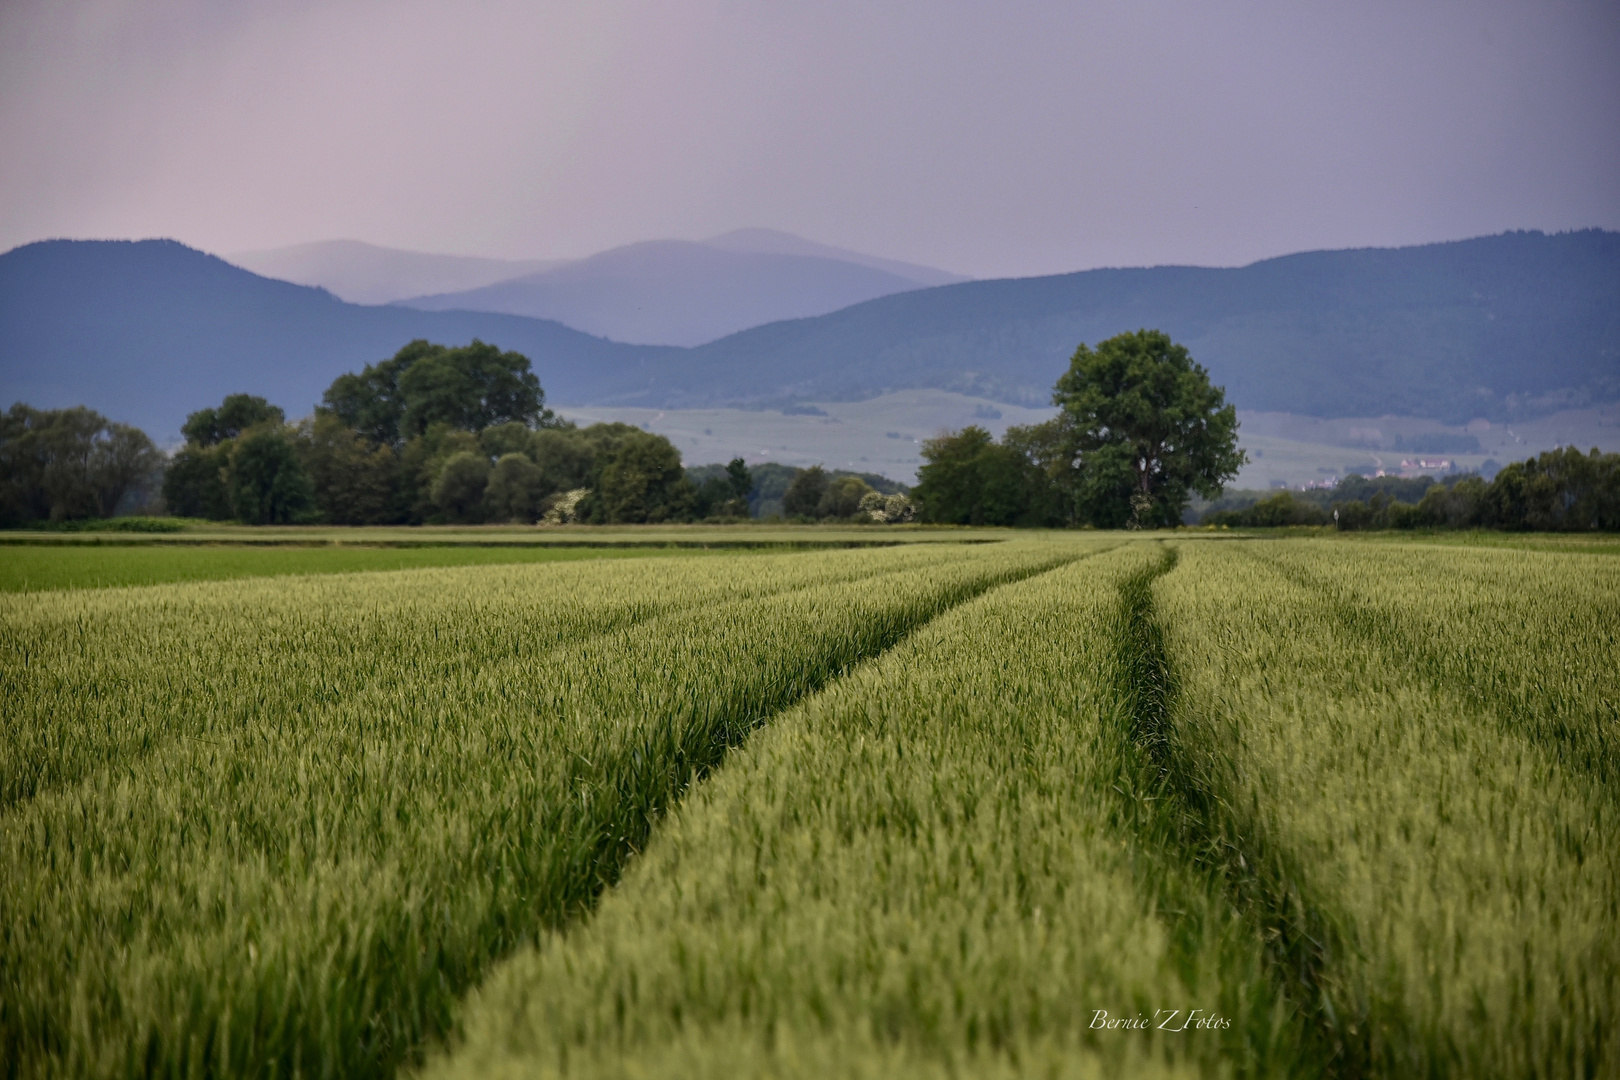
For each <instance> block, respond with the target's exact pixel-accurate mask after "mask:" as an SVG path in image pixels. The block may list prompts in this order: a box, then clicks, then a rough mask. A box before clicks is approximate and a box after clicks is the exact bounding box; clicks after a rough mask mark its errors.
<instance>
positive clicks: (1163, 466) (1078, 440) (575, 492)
mask: <svg viewBox="0 0 1620 1080" xmlns="http://www.w3.org/2000/svg"><path fill="white" fill-rule="evenodd" d="M1052 401H1053V403H1054V404H1055V405H1057V406H1058V412H1057V415H1056V416H1055V417H1053V418H1052V419H1051V420H1049V421H1046V422H1045V423H1042V424H1035V425H1030V426H1026V427H1017V426H1015V427H1010V428H1008V429H1007V430H1006V432H1005V434H1004V435H1003V436H1002V438H1001V439H999V440H997V439H995V438H993V437H992V436H991V435H990V433H989V432H988V431H986V430H985V429H984V428H981V427H978V426H969V427H967V428H964V429H962V430H960V431H956V432H950V433H946V434H942V435H940V436H939V437H937V438H934V439H930V440H927V441H926V442H925V443H924V444H923V449H922V456H923V461H924V464H923V465H922V467H921V468H920V469H919V472H918V483H917V485H916V487H915V488H914V489H912V490H911V491H909V492H908V491H906V489H904V488H903V487H901V486H900V485H898V484H895V483H893V482H892V481H887V480H886V479H885V478H883V477H879V476H874V475H871V474H864V473H863V474H856V473H848V472H843V471H839V470H825V469H823V468H821V467H820V466H816V467H812V468H808V469H794V468H791V467H788V466H783V465H775V464H765V465H761V466H756V467H755V468H754V469H749V468H748V466H747V465H746V464H745V463H744V462H743V460H742V459H740V458H738V459H734V460H732V461H731V462H730V463H728V464H727V465H724V466H719V465H712V466H700V467H697V468H695V469H691V470H688V469H685V468H683V466H682V464H681V460H680V454H679V452H678V451H677V450H676V448H675V447H674V445H673V444H672V443H670V441H669V440H668V439H667V438H665V437H664V436H662V435H656V434H653V433H651V432H648V431H644V430H642V429H641V428H637V427H634V426H632V425H629V424H592V425H590V426H588V427H577V426H575V425H574V424H572V423H569V422H567V421H565V420H562V419H560V418H559V417H557V416H556V415H555V414H554V413H553V412H552V411H551V410H550V409H548V408H547V407H546V399H545V392H544V390H543V389H542V388H541V386H540V381H539V379H538V378H537V377H536V376H535V375H534V373H533V371H532V370H531V367H530V363H529V360H528V359H527V358H526V357H524V356H522V355H521V354H518V353H515V352H503V351H502V350H500V349H499V348H497V347H496V346H494V345H489V344H486V343H484V342H481V341H477V340H475V341H473V342H472V343H471V344H469V345H466V346H461V347H456V348H452V347H447V346H444V345H437V344H433V343H431V342H427V341H413V342H411V343H410V344H408V345H406V346H405V347H404V348H403V349H401V350H399V352H397V353H396V354H395V355H394V356H393V357H391V358H389V359H387V360H383V361H380V362H378V363H375V364H369V365H367V366H366V367H365V368H364V369H363V370H361V371H359V372H357V373H347V374H344V375H340V376H339V377H338V378H337V379H335V380H334V381H333V382H332V384H331V386H329V387H328V388H327V390H326V392H325V394H324V395H323V396H322V399H321V404H320V405H319V406H318V407H317V408H316V410H315V412H314V414H313V415H311V416H310V417H307V418H305V419H302V420H299V421H297V422H292V423H289V422H288V420H287V418H286V416H285V414H284V413H283V412H282V410H281V409H279V408H277V407H276V406H274V405H272V404H270V403H269V402H268V401H266V400H265V399H263V398H260V397H254V396H251V395H247V394H233V395H230V396H228V397H226V398H225V399H224V400H223V401H222V402H221V403H220V404H219V405H218V406H214V407H210V408H205V409H201V410H199V411H197V412H194V413H192V414H191V415H190V416H189V417H187V420H186V423H185V425H184V426H183V428H182V434H183V435H184V437H185V444H184V446H183V447H181V448H180V449H179V450H178V451H177V452H176V453H175V454H174V455H173V456H172V457H171V458H169V459H167V460H165V458H164V457H163V455H162V454H160V453H159V452H158V451H157V449H156V448H155V447H154V446H153V445H152V442H151V440H150V439H149V438H147V437H146V435H145V434H143V433H142V432H140V431H139V430H138V429H135V428H132V427H129V426H127V425H122V424H115V423H111V422H109V421H107V420H106V419H105V418H104V417H101V416H100V415H99V414H96V413H93V412H91V411H90V410H88V409H84V408H78V409H65V410H56V411H46V410H37V409H32V408H30V407H29V406H27V405H23V404H18V405H14V406H13V407H12V408H11V410H10V411H9V412H7V413H6V414H4V415H3V417H0V469H3V484H0V523H3V524H9V525H16V524H22V523H26V522H33V521H45V520H71V519H74V518H86V517H96V516H101V517H106V516H111V515H113V514H115V513H117V512H118V511H119V509H120V507H127V505H128V504H129V503H131V501H138V500H139V499H140V498H141V497H142V496H143V495H149V494H151V493H153V492H154V491H155V490H157V489H158V488H161V492H162V497H163V501H164V503H165V504H166V508H167V511H168V512H169V513H170V514H175V515H179V516H182V517H192V518H206V519H212V520H237V521H242V522H246V523H250V524H290V523H306V522H307V523H316V522H327V523H332V524H342V525H398V524H431V523H444V524H475V523H483V522H535V521H540V520H546V521H552V522H559V523H561V522H587V523H598V524H618V523H627V524H628V523H656V522H682V521H705V520H707V521H726V520H737V519H742V518H747V517H759V516H775V515H777V514H780V515H781V516H783V517H784V518H787V519H789V520H795V521H826V520H837V521H849V522H889V523H897V522H905V521H911V520H920V521H923V522H932V523H939V524H958V525H998V526H1024V527H1095V528H1110V529H1111V528H1152V527H1173V526H1176V525H1179V524H1180V523H1181V522H1182V519H1183V516H1184V514H1185V513H1186V512H1187V507H1188V506H1189V504H1190V502H1191V500H1192V499H1193V498H1194V497H1195V496H1199V497H1202V498H1204V499H1215V498H1217V497H1218V496H1219V495H1220V494H1221V491H1222V489H1223V486H1224V485H1225V484H1226V483H1227V482H1228V481H1230V480H1231V479H1232V478H1233V477H1234V476H1236V474H1237V471H1238V469H1239V468H1240V467H1241V466H1242V465H1243V464H1244V462H1245V461H1246V457H1245V455H1244V453H1243V451H1242V450H1241V449H1239V448H1238V445H1237V430H1238V425H1237V414H1236V411H1235V409H1234V408H1233V407H1232V406H1231V405H1229V404H1227V402H1226V400H1225V394H1224V391H1223V390H1222V389H1221V388H1220V387H1217V386H1213V385H1212V384H1211V383H1210V380H1209V375H1208V372H1207V371H1206V370H1205V369H1204V368H1203V367H1202V366H1201V365H1199V364H1197V363H1195V362H1194V361H1193V360H1192V357H1191V356H1190V355H1189V354H1188V352H1187V350H1186V349H1185V348H1183V347H1182V346H1180V345H1177V344H1175V342H1173V341H1171V339H1170V338H1169V337H1168V336H1167V335H1165V334H1163V333H1161V332H1159V331H1156V330H1139V331H1136V332H1134V333H1126V334H1120V335H1117V336H1115V337H1113V338H1109V339H1108V340H1106V341H1103V342H1100V343H1098V344H1097V345H1096V347H1095V348H1092V347H1089V346H1087V345H1084V344H1082V345H1081V346H1080V347H1079V348H1078V349H1076V351H1075V353H1074V355H1073V356H1072V357H1071V359H1070V362H1069V366H1068V369H1067V370H1066V371H1065V372H1064V373H1063V375H1062V376H1061V377H1060V378H1059V379H1058V380H1057V383H1056V385H1055V386H1054V387H1053V396H1052ZM1414 483H1416V482H1413V481H1402V480H1399V479H1397V478H1376V479H1367V478H1361V477H1348V478H1346V480H1345V481H1344V482H1343V483H1342V484H1341V485H1340V486H1339V488H1338V489H1337V492H1336V496H1337V499H1336V501H1334V502H1332V503H1322V502H1320V501H1314V502H1313V501H1311V500H1310V499H1307V498H1304V497H1301V498H1296V497H1295V496H1293V495H1292V494H1289V493H1286V492H1285V493H1280V494H1278V495H1275V496H1272V497H1270V498H1267V499H1262V500H1260V501H1258V502H1256V503H1255V504H1254V505H1252V506H1249V507H1247V508H1244V509H1240V510H1230V511H1218V512H1216V513H1213V514H1209V515H1206V517H1205V520H1206V521H1207V522H1209V523H1213V524H1226V525H1243V526H1269V525H1325V524H1337V526H1338V527H1339V528H1341V529H1363V528H1413V527H1418V526H1431V527H1453V528H1465V527H1479V526H1483V527H1496V528H1508V529H1587V528H1598V529H1614V528H1617V527H1620V512H1617V510H1616V506H1617V503H1620V455H1615V454H1607V455H1605V454H1600V453H1598V452H1597V451H1596V450H1593V451H1592V453H1591V454H1584V455H1583V454H1580V453H1578V452H1577V451H1574V450H1572V449H1566V450H1560V451H1554V452H1551V453H1548V454H1542V455H1541V456H1540V457H1538V458H1535V459H1532V460H1530V461H1526V462H1521V463H1518V464H1515V465H1510V466H1508V467H1507V468H1505V469H1503V470H1501V472H1500V473H1498V474H1497V476H1496V477H1495V478H1494V479H1493V480H1492V481H1490V482H1489V483H1487V482H1485V481H1484V480H1483V479H1481V478H1479V477H1468V478H1461V479H1459V478H1452V479H1450V480H1448V481H1446V482H1444V483H1440V484H1434V483H1433V482H1432V481H1430V480H1429V479H1428V478H1425V479H1424V481H1423V482H1422V483H1420V484H1418V485H1417V486H1418V488H1419V489H1421V490H1420V491H1418V492H1417V493H1416V494H1414V493H1413V492H1410V491H1406V490H1405V489H1404V488H1405V487H1412V486H1413V484H1414ZM1391 485H1395V487H1391ZM1403 485H1404V487H1402V486H1403ZM1398 487H1399V488H1402V490H1399V491H1398V490H1396V488H1398ZM1363 489H1365V490H1363Z"/></svg>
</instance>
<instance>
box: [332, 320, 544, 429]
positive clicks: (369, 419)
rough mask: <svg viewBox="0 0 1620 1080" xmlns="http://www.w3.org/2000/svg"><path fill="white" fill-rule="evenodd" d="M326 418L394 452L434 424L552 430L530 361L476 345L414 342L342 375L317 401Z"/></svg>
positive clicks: (494, 347) (476, 341) (461, 426)
mask: <svg viewBox="0 0 1620 1080" xmlns="http://www.w3.org/2000/svg"><path fill="white" fill-rule="evenodd" d="M323 403H324V406H325V408H326V409H328V410H330V411H331V412H332V413H333V414H335V415H336V416H337V417H338V418H339V419H341V420H342V421H343V422H344V423H345V424H346V425H348V426H349V427H350V428H353V429H354V430H355V431H357V432H359V433H360V434H361V435H363V436H365V437H366V438H367V439H370V440H371V441H372V442H374V443H379V444H389V445H394V444H397V443H399V442H400V441H402V440H404V439H408V438H410V437H412V436H415V435H422V434H424V433H426V431H427V430H428V428H429V427H431V426H433V425H434V424H445V425H447V426H449V427H452V428H456V429H458V430H462V431H482V430H484V429H485V428H489V427H494V426H497V425H499V424H504V423H513V422H515V423H520V424H523V425H524V426H526V427H539V426H544V425H546V424H548V423H555V419H556V418H555V416H554V414H553V413H552V412H551V410H550V409H547V408H546V407H545V406H546V395H545V391H544V390H542V389H541V388H540V379H539V378H538V377H537V376H536V375H535V374H534V372H533V371H532V370H530V364H529V358H528V357H526V356H524V355H523V354H521V353H516V352H502V351H501V350H500V349H499V348H497V347H496V346H494V345H488V344H485V343H484V342H482V341H479V340H477V339H476V338H475V339H474V340H473V342H472V343H471V344H470V345H463V346H461V347H460V348H450V347H448V346H445V345H435V344H433V343H432V342H429V341H423V340H417V341H413V342H411V343H410V344H409V345H406V346H405V347H404V348H402V349H400V350H399V352H397V353H395V354H394V355H393V357H392V358H390V359H388V360H383V361H381V362H379V363H376V364H368V365H366V367H365V368H364V369H363V370H362V371H360V372H359V373H358V374H353V373H351V374H346V375H340V376H338V377H337V379H335V380H334V381H333V382H332V385H331V386H330V387H328V388H327V391H326V394H325V395H324V397H323Z"/></svg>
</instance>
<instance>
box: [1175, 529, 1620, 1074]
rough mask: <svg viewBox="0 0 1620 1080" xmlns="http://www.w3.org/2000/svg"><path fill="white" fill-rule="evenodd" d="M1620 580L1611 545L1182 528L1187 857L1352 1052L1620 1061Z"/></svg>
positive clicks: (1181, 736) (1506, 1066)
mask: <svg viewBox="0 0 1620 1080" xmlns="http://www.w3.org/2000/svg"><path fill="white" fill-rule="evenodd" d="M1307 582H1308V583H1309V584H1307ZM1617 584H1620V566H1617V565H1616V564H1614V563H1613V561H1612V560H1610V559H1608V558H1607V557H1603V556H1580V555H1557V554H1540V555H1535V556H1531V557H1526V556H1525V555H1524V554H1523V553H1518V552H1512V551H1485V550H1478V549H1475V550H1472V551H1462V550H1455V549H1453V550H1449V551H1445V550H1440V551H1436V550H1429V551H1423V550H1419V549H1411V550H1404V551H1403V550H1395V549H1391V548H1387V547H1381V546H1357V547H1348V546H1336V547H1322V546H1320V545H1311V544H1310V543H1308V542H1306V543H1291V542H1280V543H1273V544H1263V545H1254V546H1249V547H1240V546H1233V545H1195V544H1188V545H1186V546H1185V549H1184V552H1183V557H1182V559H1181V561H1180V564H1179V565H1178V566H1177V568H1176V569H1175V570H1174V571H1173V572H1172V573H1170V574H1168V575H1166V576H1165V577H1163V578H1162V579H1161V580H1160V581H1159V582H1158V583H1157V584H1156V585H1155V587H1154V590H1153V604H1154V607H1155V614H1156V617H1157V619H1158V620H1160V625H1162V627H1163V629H1164V634H1165V638H1166V641H1167V643H1168V659H1169V662H1170V664H1171V666H1172V669H1173V671H1174V673H1175V676H1176V679H1177V687H1176V693H1177V697H1176V701H1175V704H1174V705H1173V707H1172V709H1171V716H1172V717H1173V724H1172V727H1171V729H1170V731H1169V733H1168V738H1169V746H1168V747H1167V750H1166V755H1167V757H1168V758H1169V759H1170V760H1172V761H1173V762H1174V763H1175V764H1174V768H1175V770H1176V772H1177V773H1178V774H1179V776H1180V778H1181V779H1180V782H1179V784H1178V787H1179V788H1180V789H1181V790H1182V791H1183V792H1185V793H1187V797H1185V798H1184V803H1185V805H1186V806H1187V807H1188V808H1189V810H1197V811H1200V812H1202V813H1203V814H1204V815H1206V816H1205V819H1204V820H1203V821H1202V822H1201V824H1200V825H1199V826H1198V827H1197V829H1196V830H1194V831H1195V832H1198V833H1200V834H1201V835H1202V836H1204V837H1205V838H1206V839H1207V842H1206V843H1205V844H1203V845H1202V846H1201V847H1191V846H1190V847H1189V854H1190V855H1192V856H1194V857H1202V858H1204V859H1206V860H1207V861H1209V862H1211V863H1213V864H1214V865H1216V866H1217V867H1218V868H1220V869H1221V870H1222V871H1223V872H1224V874H1225V875H1226V877H1227V879H1228V882H1229V885H1230V891H1231V894H1232V896H1233V898H1234V902H1235V903H1237V904H1238V905H1239V906H1241V907H1243V908H1245V909H1247V910H1249V911H1250V912H1252V914H1253V915H1254V917H1255V918H1257V919H1258V920H1259V921H1260V922H1261V923H1262V924H1263V925H1265V926H1267V928H1268V933H1269V936H1270V938H1271V940H1272V941H1273V943H1274V952H1275V955H1276V962H1277V963H1278V964H1279V966H1280V967H1282V968H1283V969H1284V970H1286V971H1288V972H1289V974H1290V976H1291V978H1292V981H1293V983H1294V985H1295V988H1296V990H1299V991H1306V992H1308V993H1309V994H1310V995H1311V997H1312V998H1314V1000H1309V999H1307V1000H1302V1002H1301V1003H1302V1004H1303V1005H1305V1006H1307V1007H1308V1008H1310V1009H1311V1010H1312V1011H1313V1012H1314V1014H1315V1022H1316V1025H1317V1027H1318V1030H1319V1031H1320V1032H1321V1037H1322V1038H1323V1039H1324V1040H1326V1041H1328V1042H1330V1043H1331V1044H1332V1045H1333V1047H1334V1064H1335V1066H1336V1068H1337V1069H1338V1070H1339V1071H1342V1072H1350V1073H1370V1074H1374V1075H1386V1076H1416V1075H1426V1076H1448V1075H1454V1076H1483V1075H1497V1076H1546V1077H1566V1076H1567V1077H1581V1076H1601V1075H1614V1074H1615V1072H1616V1071H1617V1070H1620V1051H1617V1043H1616V1039H1615V1036H1614V1034H1613V1031H1614V1021H1615V1019H1616V1016H1617V1015H1620V1008H1617V1006H1620V933H1617V930H1620V927H1617V925H1616V922H1617V919H1616V899H1617V897H1620V854H1617V852H1620V847H1617V846H1616V845H1615V844H1614V843H1613V842H1612V837H1613V836H1614V834H1615V829H1616V826H1617V825H1620V820H1617V811H1616V800H1615V799H1614V797H1613V786H1612V777H1613V775H1614V765H1615V761H1614V744H1613V727H1614V718H1615V700H1616V698H1615V687H1616V673H1615V665H1614V657H1615V656H1616V650H1615V633H1616V629H1615V628H1616V626H1617V625H1620V623H1617V621H1616V619H1615V614H1616V612H1615V604H1616V600H1617V599H1620V591H1617V590H1616V585H1617Z"/></svg>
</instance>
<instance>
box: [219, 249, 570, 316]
mask: <svg viewBox="0 0 1620 1080" xmlns="http://www.w3.org/2000/svg"><path fill="white" fill-rule="evenodd" d="M227 258H228V259H229V260H230V261H231V262H232V263H235V264H236V265H237V266H240V267H243V268H244V269H247V270H251V271H253V272H254V273H255V274H261V275H263V276H264V277H267V278H277V279H279V280H281V281H291V282H293V283H294V284H296V285H317V286H319V287H321V288H323V289H325V290H327V291H328V292H330V293H332V294H333V295H334V296H336V297H338V298H339V299H340V300H347V301H349V303H351V304H391V303H393V302H394V301H395V300H404V299H406V298H408V297H412V296H423V295H425V294H428V293H443V292H455V291H458V290H461V289H477V288H479V287H481V286H484V285H492V284H494V283H495V282H497V281H506V280H508V279H510V278H515V277H522V276H523V275H524V274H533V273H535V272H537V271H540V270H549V269H551V268H552V267H555V266H561V265H562V264H563V263H564V262H566V261H567V260H565V259H481V258H476V257H473V256H469V255H433V254H430V253H428V252H425V251H401V250H399V249H398V248H386V247H378V246H377V245H375V244H364V243H361V242H360V241H359V240H318V241H316V242H315V243H312V244H295V245H293V246H292V247H284V248H273V249H271V250H268V251H239V252H236V253H235V254H233V255H229V256H227Z"/></svg>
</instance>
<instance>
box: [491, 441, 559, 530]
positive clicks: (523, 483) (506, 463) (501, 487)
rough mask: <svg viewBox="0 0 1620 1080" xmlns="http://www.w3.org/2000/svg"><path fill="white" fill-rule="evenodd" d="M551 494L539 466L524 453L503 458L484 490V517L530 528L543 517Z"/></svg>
mask: <svg viewBox="0 0 1620 1080" xmlns="http://www.w3.org/2000/svg"><path fill="white" fill-rule="evenodd" d="M547 494H549V492H548V491H546V489H545V474H544V473H542V472H541V471H540V466H538V465H536V464H535V463H534V462H533V461H530V460H529V459H528V458H527V457H525V456H524V455H523V454H521V453H508V454H503V455H501V457H500V459H499V460H498V461H496V462H495V467H494V469H492V470H490V474H489V486H488V487H486V488H485V489H484V514H485V516H486V517H487V518H488V519H489V520H491V521H511V522H519V523H523V524H529V523H532V522H534V521H536V520H537V519H538V518H539V517H540V514H541V510H542V503H543V502H544V500H545V496H546V495H547Z"/></svg>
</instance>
